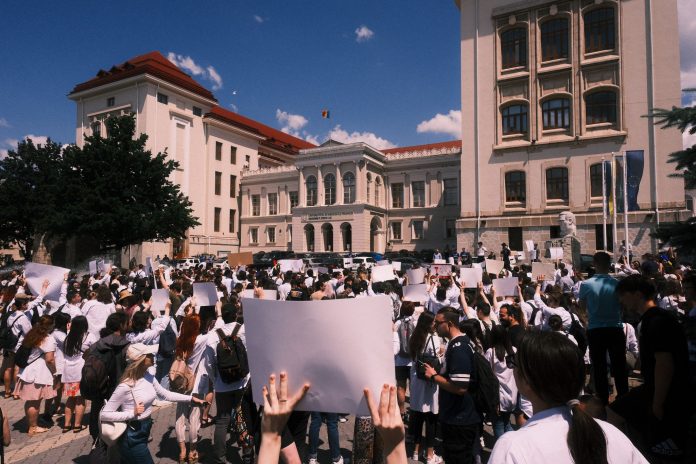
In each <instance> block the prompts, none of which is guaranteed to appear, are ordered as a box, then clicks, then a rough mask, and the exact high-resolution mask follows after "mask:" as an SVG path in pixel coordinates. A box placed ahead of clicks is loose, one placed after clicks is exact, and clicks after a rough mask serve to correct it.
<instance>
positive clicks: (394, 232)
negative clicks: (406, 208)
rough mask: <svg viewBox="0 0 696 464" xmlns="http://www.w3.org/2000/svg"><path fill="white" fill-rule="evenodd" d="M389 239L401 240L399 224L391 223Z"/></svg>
mask: <svg viewBox="0 0 696 464" xmlns="http://www.w3.org/2000/svg"><path fill="white" fill-rule="evenodd" d="M391 238H392V240H401V223H400V222H392V223H391Z"/></svg>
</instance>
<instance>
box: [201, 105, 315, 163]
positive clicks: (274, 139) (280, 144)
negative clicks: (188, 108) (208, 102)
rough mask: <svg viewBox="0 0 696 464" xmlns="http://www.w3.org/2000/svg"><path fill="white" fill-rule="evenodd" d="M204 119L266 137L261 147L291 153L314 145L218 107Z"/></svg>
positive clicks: (213, 108)
mask: <svg viewBox="0 0 696 464" xmlns="http://www.w3.org/2000/svg"><path fill="white" fill-rule="evenodd" d="M205 117H207V118H208V117H209V118H213V119H218V120H221V121H223V122H226V123H229V124H232V125H234V126H238V127H241V128H242V129H245V130H248V131H250V132H254V133H258V134H260V135H263V136H264V137H266V140H265V141H263V142H262V144H263V145H268V146H271V147H273V148H279V149H281V150H286V151H287V150H290V151H292V152H297V151H298V150H301V149H306V148H315V147H316V145H314V144H313V143H309V142H307V141H306V140H302V139H300V138H297V137H294V136H292V135H290V134H286V133H285V132H282V131H279V130H278V129H274V128H272V127H269V126H267V125H265V124H261V123H260V122H258V121H254V120H253V119H249V118H247V117H245V116H242V115H241V114H238V113H235V112H233V111H229V110H226V109H224V108H222V107H220V106H213V107H212V108H211V110H210V113H206V115H205Z"/></svg>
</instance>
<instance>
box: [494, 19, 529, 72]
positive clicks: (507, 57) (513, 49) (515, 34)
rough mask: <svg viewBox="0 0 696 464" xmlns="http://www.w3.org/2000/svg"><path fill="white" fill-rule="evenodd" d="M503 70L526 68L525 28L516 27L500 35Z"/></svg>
mask: <svg viewBox="0 0 696 464" xmlns="http://www.w3.org/2000/svg"><path fill="white" fill-rule="evenodd" d="M500 52H501V56H502V58H503V69H508V68H516V67H519V66H527V28H524V27H516V28H514V29H510V30H508V31H505V32H503V33H502V34H500Z"/></svg>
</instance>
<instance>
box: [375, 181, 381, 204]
mask: <svg viewBox="0 0 696 464" xmlns="http://www.w3.org/2000/svg"><path fill="white" fill-rule="evenodd" d="M381 188H382V181H381V180H380V178H379V177H377V178H375V206H382V205H380V204H379V191H380V189H381Z"/></svg>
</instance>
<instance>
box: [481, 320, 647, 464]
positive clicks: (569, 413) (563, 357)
mask: <svg viewBox="0 0 696 464" xmlns="http://www.w3.org/2000/svg"><path fill="white" fill-rule="evenodd" d="M514 366H515V367H514V373H515V381H516V383H517V387H518V388H519V390H520V393H522V395H524V396H525V397H527V398H529V399H530V400H531V402H532V404H533V405H534V415H533V416H532V417H531V419H529V421H528V422H527V424H526V425H525V426H524V427H522V428H521V429H519V430H517V431H516V432H510V433H506V434H505V435H503V436H502V437H500V439H499V440H498V442H497V443H496V444H495V447H494V448H493V452H492V453H491V456H490V459H489V461H488V462H489V463H491V464H498V463H520V462H529V463H532V462H539V463H541V462H553V463H554V464H583V463H592V464H634V463H636V464H637V463H640V464H643V463H645V464H647V462H648V461H647V460H646V459H645V458H644V457H643V456H642V455H641V454H640V452H639V451H638V450H637V449H636V448H635V447H634V446H633V444H631V441H630V440H629V439H628V438H626V436H625V435H624V434H623V433H621V432H620V431H619V430H618V429H617V428H616V427H614V426H613V425H610V424H609V423H607V422H603V421H597V420H595V419H593V418H592V417H590V416H589V415H588V414H587V413H585V412H584V411H583V410H582V409H581V408H580V407H579V404H580V402H579V401H578V400H577V397H578V395H579V394H580V392H581V390H582V387H583V383H584V375H583V373H584V365H583V360H582V358H581V357H580V356H579V354H578V349H577V347H576V346H575V345H574V344H573V343H572V342H570V341H569V340H568V339H567V338H566V337H564V336H562V335H560V334H557V333H553V332H530V333H529V334H527V335H526V336H525V337H524V338H523V339H522V341H521V342H520V346H519V350H518V351H517V355H516V356H515V360H514Z"/></svg>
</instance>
